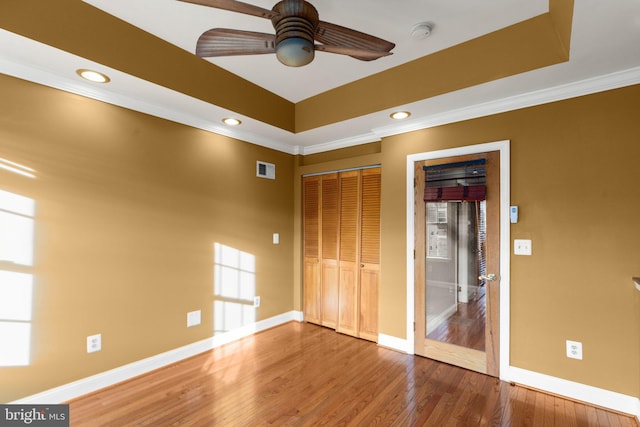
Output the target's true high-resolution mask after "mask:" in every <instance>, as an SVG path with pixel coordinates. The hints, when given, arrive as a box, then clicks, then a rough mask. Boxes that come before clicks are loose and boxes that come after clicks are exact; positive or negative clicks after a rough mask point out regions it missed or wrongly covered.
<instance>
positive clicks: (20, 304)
mask: <svg viewBox="0 0 640 427" xmlns="http://www.w3.org/2000/svg"><path fill="white" fill-rule="evenodd" d="M34 215H35V201H34V200H33V199H30V198H28V197H25V196H22V195H19V194H15V193H10V192H8V191H4V190H0V366H27V365H29V363H30V352H31V320H32V295H33V274H31V272H30V270H31V268H30V267H32V265H33V241H34V218H33V217H34Z"/></svg>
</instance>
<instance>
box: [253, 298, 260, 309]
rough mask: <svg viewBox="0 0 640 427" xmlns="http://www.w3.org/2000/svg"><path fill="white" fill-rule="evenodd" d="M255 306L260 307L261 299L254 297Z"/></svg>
mask: <svg viewBox="0 0 640 427" xmlns="http://www.w3.org/2000/svg"><path fill="white" fill-rule="evenodd" d="M253 306H254V307H255V308H258V307H260V297H253Z"/></svg>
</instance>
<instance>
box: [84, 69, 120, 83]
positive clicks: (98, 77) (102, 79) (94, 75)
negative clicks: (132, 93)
mask: <svg viewBox="0 0 640 427" xmlns="http://www.w3.org/2000/svg"><path fill="white" fill-rule="evenodd" d="M76 73H78V75H79V76H80V77H82V78H83V79H85V80H89V81H90V82H94V83H109V82H110V81H111V79H110V78H109V76H107V75H106V74H102V73H99V72H97V71H93V70H85V69H80V70H76Z"/></svg>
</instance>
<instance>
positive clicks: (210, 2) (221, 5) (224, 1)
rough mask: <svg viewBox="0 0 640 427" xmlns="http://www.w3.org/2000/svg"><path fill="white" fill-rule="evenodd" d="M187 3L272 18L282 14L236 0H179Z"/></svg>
mask: <svg viewBox="0 0 640 427" xmlns="http://www.w3.org/2000/svg"><path fill="white" fill-rule="evenodd" d="M179 1H182V2H185V3H193V4H199V5H202V6H209V7H214V8H216V9H224V10H230V11H232V12H238V13H244V14H246V15H253V16H258V17H260V18H266V19H271V18H275V17H277V16H280V14H279V13H277V12H274V11H273V10H269V9H264V8H261V7H259V6H254V5H252V4H248V3H243V2H241V1H235V0H179Z"/></svg>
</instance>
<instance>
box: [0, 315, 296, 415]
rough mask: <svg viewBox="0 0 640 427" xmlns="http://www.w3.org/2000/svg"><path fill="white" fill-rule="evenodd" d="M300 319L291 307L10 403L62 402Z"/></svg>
mask: <svg viewBox="0 0 640 427" xmlns="http://www.w3.org/2000/svg"><path fill="white" fill-rule="evenodd" d="M292 320H293V321H298V322H300V321H302V313H301V312H299V311H290V312H288V313H283V314H280V315H278V316H274V317H271V318H269V319H265V320H261V321H259V322H255V323H252V324H250V325H247V326H243V327H241V328H238V329H234V330H233V331H229V332H225V333H223V334H220V335H216V336H214V337H212V338H207V339H205V340H202V341H198V342H195V343H192V344H188V345H186V346H184V347H179V348H176V349H174V350H170V351H167V352H165V353H161V354H158V355H155V356H151V357H148V358H146V359H142V360H139V361H137V362H133V363H129V364H127V365H124V366H120V367H118V368H114V369H111V370H109V371H106V372H102V373H99V374H97V375H92V376H90V377H87V378H83V379H81V380H78V381H74V382H72V383H69V384H65V385H62V386H59V387H55V388H52V389H50V390H46V391H43V392H42V393H38V394H34V395H32V396H28V397H25V398H22V399H19V400H16V401H14V402H9V403H12V404H56V403H63V402H66V401H69V400H71V399H74V398H76V397H79V396H82V395H85V394H87V393H91V392H94V391H96V390H99V389H101V388H104V387H108V386H110V385H113V384H116V383H119V382H122V381H124V380H128V379H130V378H133V377H136V376H138V375H142V374H145V373H147V372H150V371H153V370H155V369H158V368H162V367H163V366H167V365H170V364H172V363H176V362H179V361H180V360H183V359H186V358H188V357H191V356H195V355H196V354H200V353H203V352H205V351H209V350H211V349H214V348H216V347H219V346H221V345H224V344H227V343H230V342H232V341H236V340H239V339H241V338H244V337H247V336H249V335H252V334H254V333H256V332H260V331H264V330H266V329H270V328H273V327H274V326H278V325H281V324H283V323H287V322H290V321H292Z"/></svg>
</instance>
